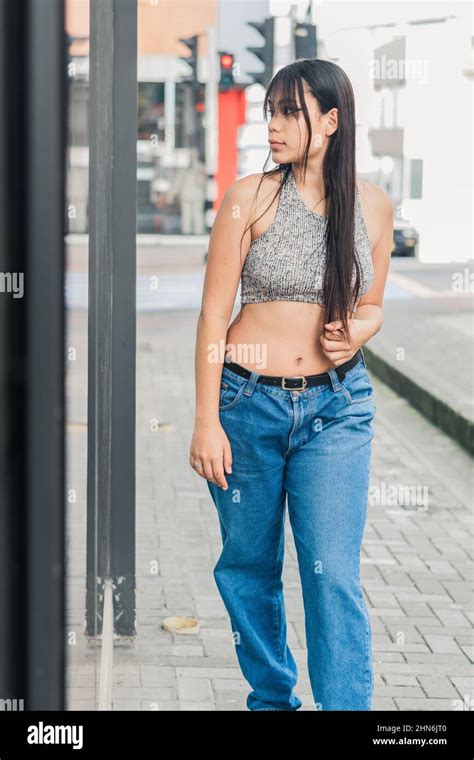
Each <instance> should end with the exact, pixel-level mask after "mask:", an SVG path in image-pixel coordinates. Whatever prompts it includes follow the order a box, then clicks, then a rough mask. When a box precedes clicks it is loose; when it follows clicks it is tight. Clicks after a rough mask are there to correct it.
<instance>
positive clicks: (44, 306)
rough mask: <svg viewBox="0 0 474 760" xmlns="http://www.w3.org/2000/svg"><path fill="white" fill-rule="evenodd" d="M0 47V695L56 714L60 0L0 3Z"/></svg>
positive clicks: (62, 96) (60, 484)
mask: <svg viewBox="0 0 474 760" xmlns="http://www.w3.org/2000/svg"><path fill="white" fill-rule="evenodd" d="M0 51H1V52H0V55H1V65H0V188H1V189H0V273H1V276H2V288H1V289H0V291H1V292H0V337H1V349H2V358H1V362H0V620H1V625H0V697H1V698H2V699H8V700H18V699H22V700H24V702H23V709H25V710H63V709H64V703H65V686H64V664H65V662H64V661H65V647H64V640H65V629H64V623H65V615H64V606H65V605H64V569H65V562H64V529H65V524H64V509H65V498H64V497H65V488H64V485H65V482H64V459H65V457H64V419H65V415H64V358H65V352H64V232H65V201H64V198H65V178H64V172H65V155H64V154H65V140H66V130H65V119H66V101H67V99H66V87H67V83H66V82H67V80H66V48H65V37H64V4H63V2H61V0H50V2H48V3H38V2H31V1H30V2H21V3H20V2H17V3H9V2H8V1H7V2H5V0H0ZM21 278H22V279H21ZM4 286H5V287H4ZM18 286H19V287H18ZM13 709H15V707H13ZM16 709H22V708H21V707H18V705H17V707H16Z"/></svg>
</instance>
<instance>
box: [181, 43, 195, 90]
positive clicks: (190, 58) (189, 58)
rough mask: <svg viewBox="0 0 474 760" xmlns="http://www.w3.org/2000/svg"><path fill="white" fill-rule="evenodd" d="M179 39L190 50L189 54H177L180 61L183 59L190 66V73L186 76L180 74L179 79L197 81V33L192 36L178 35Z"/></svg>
mask: <svg viewBox="0 0 474 760" xmlns="http://www.w3.org/2000/svg"><path fill="white" fill-rule="evenodd" d="M179 41H180V42H182V43H183V44H184V45H186V46H187V47H188V48H189V50H190V51H191V55H187V56H185V55H180V56H179V57H180V58H181V60H182V61H185V62H186V63H187V64H188V65H189V66H191V74H188V75H187V76H182V77H181V81H182V82H197V81H198V71H197V60H198V56H197V48H198V35H197V34H195V35H194V36H193V37H180V38H179Z"/></svg>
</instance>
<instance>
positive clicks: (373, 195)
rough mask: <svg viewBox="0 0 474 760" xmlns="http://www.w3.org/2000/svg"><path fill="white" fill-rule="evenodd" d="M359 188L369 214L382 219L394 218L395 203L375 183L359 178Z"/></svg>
mask: <svg viewBox="0 0 474 760" xmlns="http://www.w3.org/2000/svg"><path fill="white" fill-rule="evenodd" d="M357 187H358V188H359V191H360V194H361V197H362V202H363V203H365V207H366V209H367V212H368V213H370V214H371V215H373V216H375V217H379V218H382V219H384V218H386V217H387V216H388V217H389V218H390V217H392V216H393V203H392V201H391V199H390V197H389V196H388V195H387V193H386V192H385V190H382V188H381V187H379V186H378V185H375V184H374V183H373V182H369V181H368V180H366V179H360V178H359V177H358V178H357Z"/></svg>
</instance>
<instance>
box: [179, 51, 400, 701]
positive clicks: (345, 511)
mask: <svg viewBox="0 0 474 760" xmlns="http://www.w3.org/2000/svg"><path fill="white" fill-rule="evenodd" d="M264 110H265V113H266V114H267V116H268V118H269V121H268V138H269V143H270V147H271V151H272V158H273V161H274V163H275V164H277V168H276V169H274V170H272V171H268V172H264V173H263V174H256V175H251V176H248V177H244V178H242V179H239V180H237V181H236V182H234V184H233V185H232V186H231V187H230V188H229V189H228V191H227V192H226V194H225V197H224V199H223V202H222V205H221V207H220V209H219V212H218V214H217V217H216V219H215V222H214V225H213V229H212V234H211V240H210V246H209V255H208V262H207V268H206V277H205V282H204V292H203V301H202V308H201V312H200V315H199V320H198V326H197V341H196V416H195V428H194V434H193V437H192V442H191V446H190V464H191V467H193V468H194V470H195V472H196V473H197V474H198V475H200V476H201V477H203V478H205V479H206V481H207V484H208V487H209V490H210V493H211V496H212V499H213V501H214V504H215V506H216V508H217V512H218V517H219V524H220V530H221V534H222V542H223V548H222V553H221V555H220V557H219V560H218V562H217V564H216V566H215V568H214V577H215V581H216V584H217V587H218V589H219V592H220V594H221V597H222V599H223V601H224V604H225V606H226V609H227V611H228V614H229V617H230V622H231V628H232V631H233V635H234V642H235V646H236V653H237V657H238V660H239V664H240V667H241V669H242V673H243V675H244V677H245V678H246V680H247V681H248V683H249V684H250V686H251V687H252V691H251V692H250V693H249V695H248V697H247V707H248V708H249V709H250V710H297V709H298V708H299V707H301V705H302V702H301V699H300V698H299V697H298V696H297V695H296V694H295V692H294V687H295V684H296V681H297V667H296V663H295V660H294V658H293V655H292V653H291V650H290V649H289V647H288V645H287V641H286V619H285V605H284V597H283V583H282V579H281V575H282V567H283V554H284V523H285V509H286V504H288V513H289V519H290V524H291V528H292V531H293V535H294V538H295V546H296V551H297V560H298V567H299V573H300V578H301V585H302V593H303V603H304V611H305V631H306V644H307V650H308V671H309V678H310V682H311V688H312V692H313V696H314V699H315V702H316V707H317V709H320V710H370V709H371V701H372V693H373V682H374V679H373V670H372V655H371V652H372V650H371V626H370V619H369V614H368V610H367V607H366V604H365V601H364V597H363V594H362V587H361V580H360V548H361V541H362V536H363V531H364V526H365V520H366V509H367V501H368V489H369V479H370V462H371V441H372V438H373V430H372V424H371V423H372V420H373V417H374V413H375V410H376V407H375V403H374V398H373V387H372V383H371V380H370V377H369V375H368V372H367V368H366V363H365V359H364V355H363V352H362V346H363V345H364V344H365V343H366V342H367V341H368V340H369V339H370V338H371V336H372V335H374V334H375V333H377V332H378V331H379V330H380V328H381V326H382V321H383V317H382V302H383V293H384V287H385V282H386V277H387V271H388V267H389V263H390V255H391V248H392V234H393V227H392V215H393V208H392V204H391V202H390V200H389V198H388V197H387V195H386V194H385V192H384V191H383V190H381V189H380V188H378V187H376V186H375V185H373V184H371V183H369V182H363V181H361V180H359V179H358V178H357V177H356V171H355V115H354V111H355V107H354V95H353V90H352V86H351V83H350V81H349V79H348V77H347V75H346V74H345V73H344V71H343V70H342V69H341V68H340V67H339V66H337V65H336V64H334V63H331V62H329V61H323V60H300V61H297V62H295V63H292V64H291V65H289V66H286V67H285V68H283V69H281V70H280V71H279V72H278V73H277V74H276V75H275V76H274V78H273V79H272V81H271V82H270V84H269V86H268V89H267V92H266V95H265V102H264ZM242 253H244V254H245V258H244V261H243V262H242ZM240 278H241V303H242V309H241V311H240V312H239V314H238V315H237V317H236V319H234V321H233V322H232V324H231V325H230V327H228V325H229V319H230V316H231V314H232V310H233V306H234V300H235V296H236V292H237V288H238V285H239V280H240ZM223 347H225V356H223V355H222V354H223V352H222V351H221V348H223ZM224 362H225V363H224Z"/></svg>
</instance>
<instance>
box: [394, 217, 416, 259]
mask: <svg viewBox="0 0 474 760" xmlns="http://www.w3.org/2000/svg"><path fill="white" fill-rule="evenodd" d="M417 243H418V232H417V231H416V230H415V228H414V227H413V225H412V224H410V222H408V221H407V220H406V219H394V221H393V247H392V256H415V255H416V246H417Z"/></svg>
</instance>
